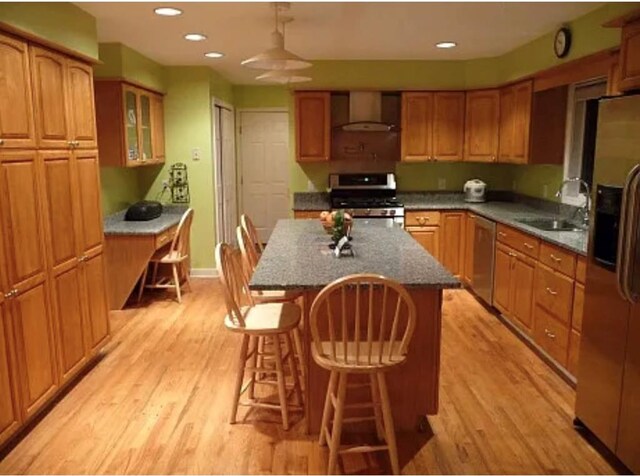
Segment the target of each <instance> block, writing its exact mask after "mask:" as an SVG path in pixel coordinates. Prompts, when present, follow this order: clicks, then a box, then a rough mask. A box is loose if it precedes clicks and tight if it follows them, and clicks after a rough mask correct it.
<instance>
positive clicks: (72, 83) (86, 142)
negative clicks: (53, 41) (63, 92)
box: [67, 60, 98, 149]
mask: <svg viewBox="0 0 640 476" xmlns="http://www.w3.org/2000/svg"><path fill="white" fill-rule="evenodd" d="M67 84H68V88H67V94H68V98H69V109H68V111H69V122H70V123H71V135H70V137H71V140H72V141H76V144H75V147H80V148H83V149H95V148H96V147H97V146H98V141H97V132H96V109H95V97H94V94H93V69H92V68H91V66H89V65H87V64H84V63H80V62H78V61H73V60H67Z"/></svg>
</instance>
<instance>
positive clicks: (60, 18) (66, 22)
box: [0, 2, 98, 59]
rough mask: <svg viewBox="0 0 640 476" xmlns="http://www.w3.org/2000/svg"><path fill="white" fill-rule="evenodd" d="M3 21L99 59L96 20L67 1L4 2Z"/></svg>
mask: <svg viewBox="0 0 640 476" xmlns="http://www.w3.org/2000/svg"><path fill="white" fill-rule="evenodd" d="M0 22H4V23H7V24H9V25H11V26H13V27H15V28H19V29H21V30H23V31H25V32H27V33H31V34H33V35H37V36H39V37H41V38H43V39H46V40H49V41H52V42H55V43H58V44H60V45H62V46H64V47H66V48H69V49H70V50H72V51H77V52H78V53H82V54H83V55H86V56H89V57H91V58H96V59H97V58H98V34H97V29H96V19H95V18H94V17H93V16H91V15H90V14H88V13H87V12H85V11H84V10H82V9H81V8H79V7H77V6H76V5H74V4H73V3H68V2H55V3H54V2H51V3H45V2H1V3H0Z"/></svg>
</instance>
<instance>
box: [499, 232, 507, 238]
mask: <svg viewBox="0 0 640 476" xmlns="http://www.w3.org/2000/svg"><path fill="white" fill-rule="evenodd" d="M498 236H501V237H503V238H506V236H507V234H506V233H503V232H501V231H499V232H498Z"/></svg>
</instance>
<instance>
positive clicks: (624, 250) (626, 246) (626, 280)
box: [616, 165, 640, 302]
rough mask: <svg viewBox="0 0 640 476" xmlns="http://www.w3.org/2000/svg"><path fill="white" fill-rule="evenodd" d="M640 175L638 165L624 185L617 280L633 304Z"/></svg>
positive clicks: (619, 289) (625, 295) (621, 289)
mask: <svg viewBox="0 0 640 476" xmlns="http://www.w3.org/2000/svg"><path fill="white" fill-rule="evenodd" d="M639 175H640V165H636V166H635V167H634V168H633V169H632V170H631V172H629V175H627V179H626V182H625V185H624V191H623V194H622V209H621V212H620V233H619V236H618V253H617V259H616V261H617V267H616V278H617V284H618V292H619V293H620V295H621V296H622V298H623V299H625V300H627V301H629V302H633V296H632V293H631V284H630V278H631V274H630V273H631V272H632V271H633V270H632V266H630V265H631V251H632V250H631V248H632V246H633V245H634V243H633V241H634V240H633V237H634V233H633V228H634V223H633V221H634V220H633V219H634V215H635V210H636V208H637V200H636V195H637V183H636V178H637V177H638V176H639Z"/></svg>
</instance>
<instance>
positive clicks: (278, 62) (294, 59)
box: [241, 31, 311, 71]
mask: <svg viewBox="0 0 640 476" xmlns="http://www.w3.org/2000/svg"><path fill="white" fill-rule="evenodd" d="M271 43H272V47H271V48H269V49H268V50H266V51H264V52H262V53H260V54H258V55H256V56H253V57H251V58H249V59H246V60H244V61H243V62H242V63H241V64H242V66H246V67H248V68H253V69H266V70H272V71H278V70H296V69H304V68H308V67H309V66H311V63H309V62H308V61H305V60H304V59H302V58H300V57H299V56H298V55H296V54H294V53H292V52H290V51H288V50H285V48H284V36H283V35H282V33H280V32H279V31H274V32H273V33H271Z"/></svg>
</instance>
